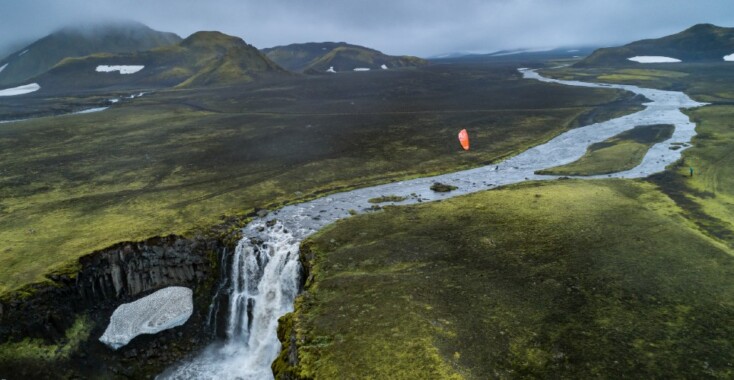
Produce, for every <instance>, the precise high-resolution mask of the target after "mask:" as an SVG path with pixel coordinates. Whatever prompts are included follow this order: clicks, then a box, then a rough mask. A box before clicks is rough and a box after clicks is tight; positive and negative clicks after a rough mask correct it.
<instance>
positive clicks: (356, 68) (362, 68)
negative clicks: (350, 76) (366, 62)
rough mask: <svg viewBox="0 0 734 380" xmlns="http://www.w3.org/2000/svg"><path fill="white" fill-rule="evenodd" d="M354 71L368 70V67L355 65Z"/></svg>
mask: <svg viewBox="0 0 734 380" xmlns="http://www.w3.org/2000/svg"><path fill="white" fill-rule="evenodd" d="M354 71H370V69H369V68H367V67H355V68H354Z"/></svg>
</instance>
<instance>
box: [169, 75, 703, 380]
mask: <svg viewBox="0 0 734 380" xmlns="http://www.w3.org/2000/svg"><path fill="white" fill-rule="evenodd" d="M520 71H521V72H522V73H523V76H524V77H525V78H528V79H536V80H541V81H545V82H554V83H560V84H565V85H571V86H583V87H596V88H616V89H622V90H627V91H631V92H633V93H636V94H641V95H644V96H645V97H646V98H648V99H650V100H651V102H650V103H646V104H645V106H646V107H645V109H644V110H642V111H640V112H636V113H634V114H630V115H626V116H622V117H619V118H616V119H612V120H608V121H604V122H601V123H597V124H592V125H588V126H584V127H580V128H576V129H573V130H570V131H568V132H565V133H563V134H561V135H559V136H557V137H555V138H554V139H552V140H550V141H548V142H547V143H545V144H542V145H539V146H536V147H534V148H531V149H528V150H527V151H525V152H523V153H521V154H518V155H517V156H514V157H511V158H509V159H507V160H505V161H503V162H501V163H499V164H498V165H494V164H493V165H488V166H485V167H480V168H476V169H470V170H464V171H460V172H454V173H448V174H443V175H439V176H435V177H429V178H418V179H413V180H410V181H401V182H394V183H389V184H385V185H379V186H374V187H370V188H364V189H357V190H353V191H349V192H344V193H339V194H333V195H330V196H328V197H324V198H319V199H315V200H313V201H310V202H305V203H301V204H296V205H290V206H286V207H283V208H282V209H280V210H278V211H275V212H273V213H272V214H271V215H270V216H268V219H269V221H266V219H265V218H258V219H256V220H254V221H253V222H251V223H250V224H248V225H247V227H245V229H244V231H243V232H244V236H245V237H244V238H243V239H242V240H241V241H240V243H239V245H238V246H237V250H236V251H235V256H234V258H233V264H232V268H231V271H230V273H229V275H230V277H229V278H228V279H226V283H227V285H228V287H225V288H226V289H228V291H229V315H228V322H227V340H226V341H225V342H220V343H216V344H214V345H212V346H210V347H208V348H207V349H205V350H204V351H203V352H202V353H201V354H199V355H198V356H197V357H196V358H194V359H193V360H190V361H188V362H185V363H183V364H182V365H179V366H177V367H174V368H172V369H169V370H168V371H166V372H164V373H163V374H162V375H160V376H159V378H160V379H242V380H246V379H272V378H273V374H272V372H271V369H270V365H271V363H272V362H273V360H275V358H276V357H277V356H278V351H279V350H280V342H279V341H278V338H277V334H276V332H277V324H278V318H279V317H280V316H282V315H284V314H286V313H288V312H290V311H292V310H293V302H294V299H295V296H296V294H297V292H298V290H299V289H298V284H299V282H300V280H299V274H300V268H299V259H298V253H299V252H298V249H299V245H300V242H301V241H302V240H303V239H304V238H306V237H307V236H309V235H311V234H312V233H314V232H316V231H318V230H319V229H321V228H322V227H324V226H326V225H327V224H331V223H333V222H335V221H337V220H339V219H342V218H347V217H349V216H351V215H352V214H353V213H354V212H355V211H356V212H357V213H362V212H369V211H370V210H372V206H373V205H372V203H370V202H369V200H370V199H371V198H374V197H379V196H381V195H395V196H398V197H402V198H403V199H404V200H403V201H398V202H389V203H390V204H395V205H406V204H415V203H417V202H426V201H435V200H440V199H447V198H450V197H454V196H457V195H463V194H470V193H474V192H477V191H482V190H487V189H491V188H494V187H497V186H502V185H508V184H513V183H519V182H523V181H528V180H551V179H555V178H558V177H557V176H547V175H537V174H535V172H536V171H537V170H540V169H546V168H549V167H554V166H558V165H563V164H567V163H569V162H573V161H575V160H577V159H579V158H580V157H581V156H582V155H583V154H584V153H585V152H586V147H588V146H589V145H591V144H593V143H597V142H600V141H603V140H606V139H608V138H610V137H612V136H614V135H617V134H619V133H622V132H624V131H626V130H629V129H632V128H634V127H635V126H637V125H652V124H673V125H675V132H674V133H673V136H672V137H671V138H670V139H669V140H667V141H664V142H661V143H658V144H655V145H653V147H652V148H650V150H649V151H648V153H647V154H646V155H645V157H644V159H643V161H642V163H640V165H638V166H637V167H635V168H633V169H630V170H626V171H623V172H619V173H613V174H606V175H603V176H601V175H600V176H590V177H586V178H607V177H615V178H642V177H646V176H649V175H651V174H653V173H657V172H660V171H663V170H665V167H666V166H667V165H670V164H672V163H674V162H675V161H676V160H678V159H679V158H680V157H681V152H682V151H683V150H685V149H686V147H687V146H688V145H687V144H688V143H689V142H690V141H691V138H692V137H693V136H695V134H696V132H695V126H696V125H695V123H693V122H691V121H690V119H689V118H688V116H686V115H685V114H683V113H682V112H681V111H680V108H692V107H699V106H702V105H704V104H703V103H698V102H695V101H693V100H692V99H690V98H689V97H688V96H686V95H685V94H683V93H681V92H675V91H662V90H654V89H645V88H640V87H636V86H629V85H609V84H594V83H584V82H577V81H564V80H555V79H549V78H545V77H542V76H540V75H539V74H538V73H536V72H535V71H533V70H528V69H520ZM684 143H685V145H683V147H682V148H681V144H684ZM673 144H677V145H675V146H676V149H675V150H671V149H670V147H671V146H673ZM437 181H440V182H443V183H447V184H450V185H454V186H456V187H457V188H458V189H457V190H454V191H452V192H451V193H436V192H433V191H431V190H430V186H431V184H432V183H434V182H437ZM274 218H277V220H278V221H277V222H275V219H274ZM273 223H274V224H273ZM225 288H222V289H225ZM222 289H219V290H218V291H217V293H218V294H219V293H220V292H221V290H222ZM210 316H211V313H210ZM210 319H211V318H210Z"/></svg>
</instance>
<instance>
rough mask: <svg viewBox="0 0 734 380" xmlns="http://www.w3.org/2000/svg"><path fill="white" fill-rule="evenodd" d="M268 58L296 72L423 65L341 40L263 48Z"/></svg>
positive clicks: (416, 58) (423, 63) (423, 62)
mask: <svg viewBox="0 0 734 380" xmlns="http://www.w3.org/2000/svg"><path fill="white" fill-rule="evenodd" d="M262 51H263V53H265V54H266V55H267V56H268V57H269V58H270V59H272V60H273V61H275V62H276V63H278V64H279V65H281V66H283V67H284V68H286V69H288V70H291V71H296V72H307V73H313V72H324V71H326V70H328V69H329V68H330V67H333V68H334V70H335V71H352V70H354V69H355V68H370V69H380V68H381V67H382V65H385V66H386V67H388V68H397V67H413V66H421V65H425V64H426V63H427V61H425V60H423V59H421V58H418V57H411V56H390V55H386V54H383V53H382V52H380V51H377V50H374V49H370V48H366V47H364V46H358V45H351V44H348V43H345V42H312V43H305V44H292V45H288V46H276V47H273V48H269V49H263V50H262Z"/></svg>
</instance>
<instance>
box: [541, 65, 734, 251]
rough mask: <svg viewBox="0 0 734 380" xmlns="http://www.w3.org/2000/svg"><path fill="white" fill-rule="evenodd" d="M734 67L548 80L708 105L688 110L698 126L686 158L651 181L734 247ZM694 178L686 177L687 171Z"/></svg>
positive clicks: (563, 73) (565, 72)
mask: <svg viewBox="0 0 734 380" xmlns="http://www.w3.org/2000/svg"><path fill="white" fill-rule="evenodd" d="M733 67H734V66H732V65H731V63H730V62H721V63H709V64H704V63H693V64H690V63H681V64H656V65H652V66H644V65H641V66H640V67H639V68H634V69H630V68H614V67H606V68H594V69H579V68H561V69H553V70H544V73H545V74H547V75H550V76H554V77H559V78H561V77H562V78H568V79H579V80H589V81H601V82H605V81H606V82H615V83H626V84H634V85H640V86H646V87H651V88H658V89H663V90H666V89H667V90H676V91H683V92H685V93H686V94H688V95H689V96H691V97H692V98H694V99H695V100H697V101H701V102H709V103H710V105H708V106H705V107H701V108H696V109H689V110H685V113H686V114H688V115H689V116H690V117H691V119H692V120H693V121H695V122H696V124H697V127H696V132H697V135H696V136H695V137H694V138H693V146H692V147H691V148H688V149H687V150H685V151H684V152H683V160H682V161H681V162H679V163H678V165H676V166H674V167H672V168H670V170H669V171H667V172H665V173H662V174H659V175H655V176H653V177H652V181H653V182H655V183H656V184H657V185H658V186H660V188H661V189H662V190H663V191H664V192H665V193H666V194H667V195H668V196H670V197H671V198H672V199H674V200H675V201H676V202H677V203H678V205H680V206H681V207H682V208H683V209H684V210H685V212H686V214H687V216H688V217H689V218H690V219H691V220H693V221H695V223H696V224H697V225H698V227H699V228H702V229H703V230H704V231H706V232H707V233H709V234H710V235H711V236H714V237H716V238H718V239H722V240H723V241H725V242H726V243H727V244H729V245H730V246H734V179H733V178H734V156H733V155H732V148H731V147H732V146H734V132H733V131H734V128H733V127H734V122H732V120H734V90H733V89H734V87H732V83H734V70H732V68H733ZM691 167H692V168H693V169H694V176H693V177H692V178H690V177H688V174H689V168H691Z"/></svg>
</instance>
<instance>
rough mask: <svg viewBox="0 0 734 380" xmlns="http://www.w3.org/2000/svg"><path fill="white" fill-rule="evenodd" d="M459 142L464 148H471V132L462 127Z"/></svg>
mask: <svg viewBox="0 0 734 380" xmlns="http://www.w3.org/2000/svg"><path fill="white" fill-rule="evenodd" d="M459 142H460V143H461V147H462V148H464V150H469V134H468V133H466V129H462V130H461V132H459Z"/></svg>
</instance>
